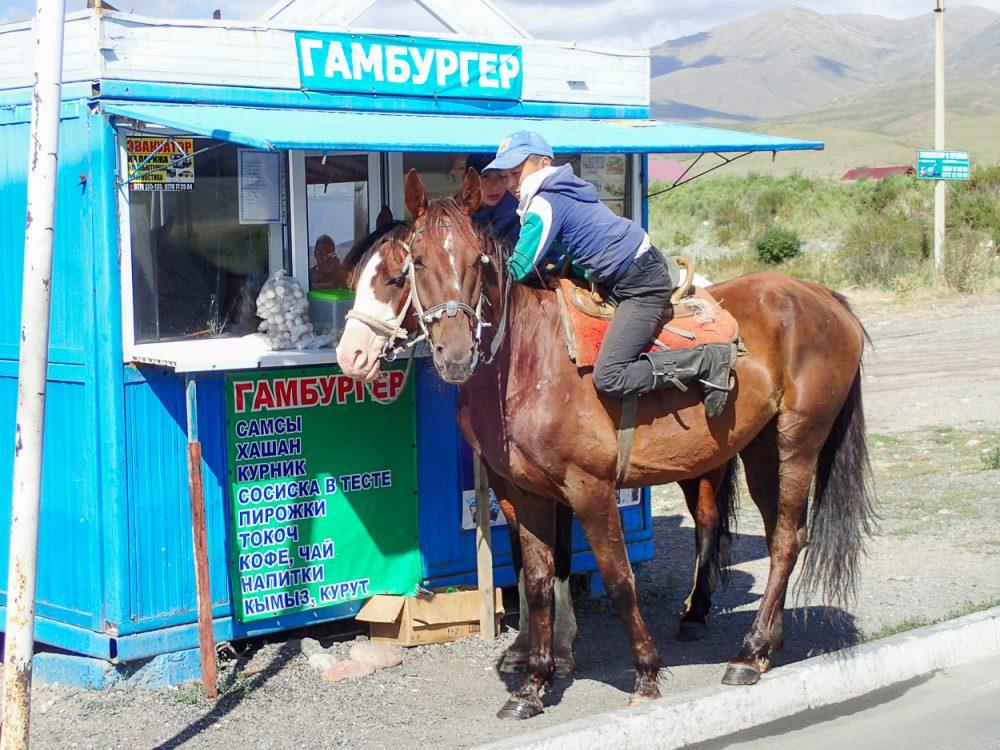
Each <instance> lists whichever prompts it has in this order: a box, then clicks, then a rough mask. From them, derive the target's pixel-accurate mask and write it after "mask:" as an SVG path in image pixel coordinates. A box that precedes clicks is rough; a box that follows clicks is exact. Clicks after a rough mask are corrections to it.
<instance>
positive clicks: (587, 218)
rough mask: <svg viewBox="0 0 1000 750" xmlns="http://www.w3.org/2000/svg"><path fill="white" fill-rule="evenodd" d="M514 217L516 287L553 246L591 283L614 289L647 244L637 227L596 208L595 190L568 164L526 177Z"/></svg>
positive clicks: (604, 208)
mask: <svg viewBox="0 0 1000 750" xmlns="http://www.w3.org/2000/svg"><path fill="white" fill-rule="evenodd" d="M517 213H518V214H519V215H520V217H521V232H520V235H519V236H518V240H517V246H516V247H515V248H514V253H513V255H512V256H511V258H510V272H511V275H513V277H514V278H515V279H517V280H518V281H523V280H524V279H526V278H527V277H528V276H529V275H530V274H531V272H532V270H533V269H534V268H535V267H537V266H538V265H539V264H540V263H541V262H542V260H543V259H544V258H545V257H546V255H547V254H548V252H549V249H550V248H551V247H552V243H553V242H555V241H557V240H558V242H559V243H560V244H561V245H562V246H563V248H564V249H565V251H566V253H567V254H568V255H569V256H570V257H571V258H572V259H573V260H574V261H575V262H576V263H577V265H579V266H580V267H582V268H583V270H585V271H586V272H587V274H588V276H589V277H590V278H591V279H592V280H594V281H596V282H599V283H602V284H613V283H614V282H615V281H616V280H617V279H618V278H619V277H620V276H621V275H622V274H623V273H624V272H625V269H626V268H628V267H629V265H630V264H631V263H632V261H633V260H635V257H636V255H637V253H638V251H639V249H640V248H643V247H648V243H649V239H648V237H647V236H646V232H645V231H644V230H643V228H642V227H640V226H639V225H638V224H636V223H635V222H633V221H630V220H629V219H625V218H622V217H621V216H617V215H616V214H615V213H614V212H613V211H612V210H611V209H610V208H608V207H607V206H605V205H604V204H603V203H601V201H600V200H599V199H598V197H597V190H595V189H594V186H593V185H591V184H590V183H589V182H586V181H584V180H581V179H580V178H579V177H577V176H576V175H575V174H573V168H572V167H571V166H570V165H569V164H566V165H563V166H561V167H545V168H544V169H540V170H538V171H537V172H535V173H534V174H532V175H529V176H528V178H527V179H525V181H524V184H522V185H521V202H520V206H519V207H518V209H517Z"/></svg>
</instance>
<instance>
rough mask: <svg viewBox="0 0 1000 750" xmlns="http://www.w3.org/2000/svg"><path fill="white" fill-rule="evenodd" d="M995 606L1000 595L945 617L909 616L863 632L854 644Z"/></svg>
mask: <svg viewBox="0 0 1000 750" xmlns="http://www.w3.org/2000/svg"><path fill="white" fill-rule="evenodd" d="M994 607H1000V597H994V598H992V599H988V600H987V601H984V602H977V603H972V602H970V603H968V604H966V605H965V606H964V607H959V608H958V609H953V610H952V611H951V612H949V613H948V614H946V615H944V616H943V617H933V618H925V617H908V618H906V619H905V620H902V621H900V622H897V623H894V624H892V625H886V626H885V627H882V628H879V629H878V630H875V631H873V632H871V633H864V634H862V635H861V636H860V637H859V638H858V639H857V641H855V643H854V645H860V644H862V643H870V642H871V641H878V640H881V639H882V638H888V637H889V636H891V635H898V634H900V633H906V632H908V631H910V630H916V629H917V628H925V627H927V626H929V625H937V624H938V623H941V622H946V621H947V620H955V619H957V618H959V617H965V616H966V615H971V614H975V613H976V612H985V611H986V610H987V609H993V608H994Z"/></svg>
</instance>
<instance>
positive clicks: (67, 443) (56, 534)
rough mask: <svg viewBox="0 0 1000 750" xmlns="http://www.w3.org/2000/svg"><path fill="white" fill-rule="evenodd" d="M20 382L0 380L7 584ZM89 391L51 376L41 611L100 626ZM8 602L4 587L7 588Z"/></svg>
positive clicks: (0, 523)
mask: <svg viewBox="0 0 1000 750" xmlns="http://www.w3.org/2000/svg"><path fill="white" fill-rule="evenodd" d="M16 401H17V380H16V379H14V378H6V377H4V378H0V436H2V442H3V445H4V446H6V447H7V448H8V449H7V450H3V451H0V487H3V488H4V489H3V496H4V497H5V502H3V503H0V529H4V532H3V533H0V586H2V587H4V588H5V587H6V584H7V555H8V549H9V547H8V545H9V538H8V535H7V533H6V529H8V528H10V501H9V498H10V495H9V488H10V487H11V482H12V477H11V471H12V465H13V455H12V451H10V450H9V447H10V446H11V445H12V444H13V439H12V438H13V435H14V414H15V410H16ZM92 411H93V395H92V392H91V389H90V388H89V387H88V386H86V385H83V384H81V383H64V382H58V381H56V382H50V383H49V385H48V397H47V399H46V405H45V420H46V430H45V449H44V455H43V458H42V464H43V473H44V476H43V480H42V506H41V508H42V511H41V520H40V522H39V552H38V606H37V610H38V614H39V616H41V617H46V618H49V619H52V620H57V621H60V622H65V623H68V624H71V625H76V626H79V627H89V628H92V629H94V630H96V631H100V630H101V625H102V623H101V606H100V604H101V581H102V578H101V566H100V563H101V551H100V540H99V534H100V528H101V518H100V513H99V502H98V497H97V494H98V493H97V482H96V481H95V461H94V452H95V451H94V446H95V444H96V436H95V431H94V422H93V419H90V418H88V416H87V415H88V414H91V413H92ZM3 601H6V592H5V591H4V593H3Z"/></svg>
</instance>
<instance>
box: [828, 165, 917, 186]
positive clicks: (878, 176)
mask: <svg viewBox="0 0 1000 750" xmlns="http://www.w3.org/2000/svg"><path fill="white" fill-rule="evenodd" d="M916 173H917V170H916V169H914V168H913V166H911V165H903V166H901V167H858V168H856V169H849V170H847V171H846V172H844V176H843V177H842V178H841V179H842V180H843V181H844V182H854V181H856V180H884V179H885V178H886V177H888V176H889V175H893V174H905V175H914V174H916Z"/></svg>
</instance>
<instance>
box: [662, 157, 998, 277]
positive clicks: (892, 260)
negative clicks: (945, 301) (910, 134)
mask: <svg viewBox="0 0 1000 750" xmlns="http://www.w3.org/2000/svg"><path fill="white" fill-rule="evenodd" d="M947 220H948V226H949V235H948V244H947V255H946V257H945V263H944V265H943V268H942V269H940V270H938V269H936V268H935V266H934V262H933V258H932V257H931V256H932V255H933V236H932V232H933V184H932V183H930V182H919V181H917V180H915V179H913V178H910V177H905V176H901V175H897V176H893V177H890V178H887V179H885V180H881V181H873V180H862V181H859V182H854V183H842V182H837V181H833V180H827V179H822V178H810V177H804V176H802V175H792V176H789V177H782V178H771V177H764V176H761V175H758V174H750V175H747V176H745V177H718V178H714V179H705V180H700V181H696V182H693V183H692V184H690V185H686V186H684V187H683V188H682V189H680V190H675V191H672V192H670V193H668V194H666V195H664V196H661V197H659V198H655V199H653V200H652V201H651V202H650V227H651V233H652V236H653V241H654V242H655V243H656V244H657V246H659V247H661V248H663V249H665V250H667V251H671V250H673V251H675V252H678V253H684V254H687V255H691V256H692V257H694V258H695V259H696V260H697V262H698V267H699V270H700V271H701V272H702V274H703V275H705V276H707V277H708V278H712V279H719V280H722V279H727V278H732V277H733V276H737V275H740V274H743V273H749V272H752V271H760V270H765V269H770V268H776V269H777V270H780V271H782V272H784V273H788V274H790V275H792V276H797V277H800V278H806V279H811V280H814V281H819V282H822V283H824V284H826V285H828V286H831V287H834V288H840V287H843V286H846V285H858V286H864V287H872V288H878V289H885V290H889V291H891V292H893V293H894V294H896V295H899V296H904V297H905V296H911V295H916V294H924V293H928V292H939V291H940V292H961V293H978V292H996V291H1000V165H997V166H986V167H979V168H977V169H976V170H975V171H974V173H973V178H972V179H971V180H970V181H969V182H966V183H954V184H952V185H951V186H950V188H949V193H948V219H947ZM779 227H780V231H783V232H788V233H790V234H794V235H795V236H796V237H799V238H802V252H801V253H799V254H798V255H795V254H794V253H781V254H780V255H781V257H778V256H777V255H775V254H774V253H770V252H765V253H763V254H761V252H760V251H759V248H758V247H757V245H758V240H759V239H760V238H761V237H764V236H774V235H775V232H776V231H779Z"/></svg>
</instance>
